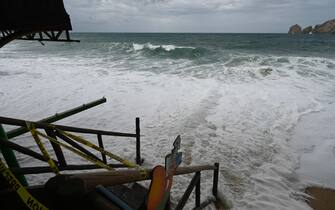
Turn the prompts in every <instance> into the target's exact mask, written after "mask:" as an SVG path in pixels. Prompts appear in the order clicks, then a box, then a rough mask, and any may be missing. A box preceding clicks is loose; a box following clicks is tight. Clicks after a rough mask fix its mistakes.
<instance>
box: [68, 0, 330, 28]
mask: <svg viewBox="0 0 335 210" xmlns="http://www.w3.org/2000/svg"><path fill="white" fill-rule="evenodd" d="M64 3H65V7H66V9H67V11H68V13H69V14H70V16H71V19H72V25H73V28H74V31H80V32H94V31H97V32H226V33H228V32H237V33H239V32H265V33H266V32H279V33H281V32H282V33H286V32H287V30H288V28H289V26H291V25H293V24H295V23H298V24H300V25H301V26H302V27H305V26H307V25H315V24H318V23H322V22H324V21H326V20H329V19H334V18H335V0H64Z"/></svg>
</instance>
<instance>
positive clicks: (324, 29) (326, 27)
mask: <svg viewBox="0 0 335 210" xmlns="http://www.w3.org/2000/svg"><path fill="white" fill-rule="evenodd" d="M288 33H289V34H300V33H304V34H310V33H316V34H317V33H331V34H335V19H333V20H328V21H326V22H324V23H322V24H318V25H316V26H315V27H314V28H313V27H312V26H307V27H306V28H304V30H301V27H300V26H299V25H298V24H295V25H293V26H291V27H290V30H289V31H288Z"/></svg>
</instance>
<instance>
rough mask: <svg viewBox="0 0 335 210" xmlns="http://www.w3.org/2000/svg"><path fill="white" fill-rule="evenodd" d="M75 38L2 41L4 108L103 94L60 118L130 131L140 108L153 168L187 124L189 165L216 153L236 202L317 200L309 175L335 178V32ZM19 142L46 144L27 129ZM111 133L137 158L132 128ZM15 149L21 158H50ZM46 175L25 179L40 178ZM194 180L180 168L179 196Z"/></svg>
mask: <svg viewBox="0 0 335 210" xmlns="http://www.w3.org/2000/svg"><path fill="white" fill-rule="evenodd" d="M72 38H73V39H79V40H80V41H81V42H80V43H48V42H45V46H42V45H41V44H40V43H38V42H27V41H15V42H13V43H10V44H9V45H7V46H5V47H4V48H2V49H0V107H1V109H0V116H7V117H13V118H22V119H27V120H39V119H41V118H45V117H47V116H49V115H53V114H55V113H57V112H62V111H64V110H67V109H70V108H73V107H76V106H79V105H81V104H83V103H87V102H89V101H92V100H95V99H98V98H101V97H103V96H105V97H106V98H107V100H108V101H107V103H105V104H103V105H100V106H98V107H95V108H93V109H91V110H88V111H85V112H82V113H80V114H77V115H74V116H72V117H69V118H67V119H64V120H61V121H59V122H58V123H59V124H66V125H73V126H78V127H91V128H98V129H104V130H113V131H120V132H134V131H135V127H134V126H135V117H140V118H141V133H142V135H143V136H142V156H143V158H144V159H145V162H144V166H146V167H153V166H155V165H157V164H164V157H165V155H166V154H167V153H169V152H170V150H171V149H172V143H173V140H174V139H175V137H176V136H177V135H181V137H182V146H181V150H182V152H183V165H186V166H187V165H197V164H213V163H214V162H219V163H220V176H219V191H220V196H221V198H222V199H224V200H226V201H227V203H229V205H231V206H232V208H233V209H249V210H250V209H264V210H268V209H271V210H272V209H281V210H283V209H289V210H291V209H292V210H293V209H310V208H309V207H308V205H307V204H306V202H305V199H306V195H305V194H304V188H305V187H306V186H310V185H317V186H327V187H332V188H335V181H334V180H335V179H334V177H335V132H334V131H333V130H334V126H335V108H334V107H335V106H334V101H335V85H334V79H335V36H331V35H299V36H290V35H286V34H173V33H170V34H160V33H152V34H151V33H74V34H72ZM11 128H12V127H8V126H7V127H6V129H7V130H9V129H11ZM87 138H90V136H87ZM93 139H94V141H96V140H95V138H94V136H93ZM14 141H16V142H17V143H20V144H23V145H25V146H28V147H29V148H32V149H34V150H36V151H38V149H37V147H36V146H35V144H34V141H33V139H32V138H31V137H30V136H29V135H24V136H21V137H18V138H16V140H14ZM104 142H105V147H106V148H107V149H109V150H111V151H113V152H114V153H116V154H118V155H120V156H123V157H125V158H128V159H130V160H133V159H134V158H135V153H134V151H135V144H134V143H135V142H134V141H133V139H124V138H108V137H104ZM50 148H51V147H50V145H49V149H50ZM65 155H66V157H67V158H69V159H70V160H71V162H72V163H82V160H81V159H80V158H77V157H75V156H74V155H72V154H70V153H66V154H65ZM18 158H19V160H20V163H21V165H23V166H32V165H42V163H40V162H38V161H35V160H32V159H31V158H29V157H26V156H22V155H20V154H18ZM50 176H51V175H46V176H44V177H42V178H41V176H35V175H30V176H28V181H29V182H30V183H31V184H41V183H43V182H44V181H45V179H47V178H48V177H50ZM189 181H190V177H189V176H186V177H185V176H184V177H177V178H176V179H175V184H174V187H173V192H174V195H175V197H173V198H172V199H173V200H176V199H177V198H178V196H181V195H182V194H183V192H184V190H185V188H186V186H187V185H188V183H189ZM201 182H202V199H206V198H208V197H210V196H211V193H210V192H211V185H212V174H211V173H204V174H203V175H202V177H201ZM192 203H193V202H192ZM190 206H192V205H190V204H189V208H190ZM208 209H214V206H210V207H208Z"/></svg>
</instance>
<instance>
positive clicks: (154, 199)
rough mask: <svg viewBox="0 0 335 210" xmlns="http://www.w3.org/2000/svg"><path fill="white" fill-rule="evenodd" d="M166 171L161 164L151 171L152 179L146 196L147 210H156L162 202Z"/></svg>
mask: <svg viewBox="0 0 335 210" xmlns="http://www.w3.org/2000/svg"><path fill="white" fill-rule="evenodd" d="M165 178H166V171H165V168H164V167H163V166H156V167H155V168H154V169H153V171H152V181H151V186H150V191H149V196H148V205H147V210H158V209H159V208H160V207H161V206H162V202H164V195H165V188H166V179H165Z"/></svg>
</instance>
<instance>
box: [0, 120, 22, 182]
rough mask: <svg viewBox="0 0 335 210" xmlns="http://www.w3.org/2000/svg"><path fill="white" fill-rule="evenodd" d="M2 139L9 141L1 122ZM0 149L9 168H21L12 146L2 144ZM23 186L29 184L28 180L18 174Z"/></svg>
mask: <svg viewBox="0 0 335 210" xmlns="http://www.w3.org/2000/svg"><path fill="white" fill-rule="evenodd" d="M0 141H3V142H4V141H8V138H7V135H6V132H5V130H4V129H3V127H2V125H1V124H0ZM0 151H1V152H2V155H3V157H4V158H5V160H6V163H7V165H8V167H9V168H20V165H19V163H18V161H17V159H16V156H15V154H14V152H13V150H11V149H10V148H7V147H5V146H2V145H0ZM16 177H17V178H18V180H19V181H20V182H21V184H22V185H23V186H28V182H27V180H26V178H25V177H24V176H23V175H18V176H16Z"/></svg>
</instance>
